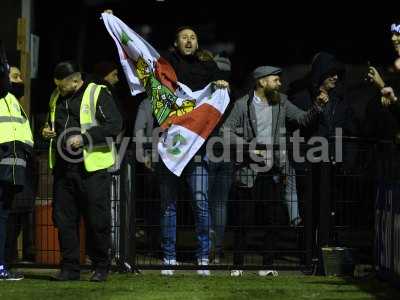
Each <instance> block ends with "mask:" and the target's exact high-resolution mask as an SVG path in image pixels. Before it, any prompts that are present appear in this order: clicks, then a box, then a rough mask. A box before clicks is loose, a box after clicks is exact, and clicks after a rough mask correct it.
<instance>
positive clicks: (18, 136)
mask: <svg viewBox="0 0 400 300" xmlns="http://www.w3.org/2000/svg"><path fill="white" fill-rule="evenodd" d="M13 141H20V142H22V143H25V144H27V145H29V146H31V147H33V137H32V131H31V127H30V125H29V120H28V117H27V115H26V114H25V112H24V110H23V109H22V106H21V105H20V104H19V101H18V100H17V98H15V96H14V95H13V94H10V93H8V94H7V95H6V96H5V97H4V98H2V99H0V144H2V143H7V142H13Z"/></svg>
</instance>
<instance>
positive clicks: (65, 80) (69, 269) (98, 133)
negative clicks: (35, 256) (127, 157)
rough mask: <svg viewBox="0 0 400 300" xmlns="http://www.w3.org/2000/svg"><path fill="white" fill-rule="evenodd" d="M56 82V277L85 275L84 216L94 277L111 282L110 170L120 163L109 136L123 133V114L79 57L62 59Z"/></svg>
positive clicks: (52, 106)
mask: <svg viewBox="0 0 400 300" xmlns="http://www.w3.org/2000/svg"><path fill="white" fill-rule="evenodd" d="M54 82H55V84H56V86H57V88H56V89H55V91H54V92H53V94H52V95H51V98H50V103H49V120H48V123H47V124H46V125H45V127H44V129H43V131H42V136H43V137H44V138H45V139H50V148H49V166H50V168H51V169H52V170H53V174H54V185H53V194H54V196H53V220H54V223H55V226H56V227H57V228H58V230H59V242H60V250H61V256H62V260H61V271H60V272H59V273H58V274H57V275H56V276H55V278H54V279H55V280H58V281H69V280H79V279H80V269H79V256H80V255H79V230H78V229H79V221H80V217H81V215H82V216H83V219H84V221H85V228H86V238H87V242H86V247H87V252H88V255H89V257H90V260H91V262H92V267H93V269H94V271H95V272H94V274H93V275H92V277H91V278H90V280H91V281H95V282H102V281H106V279H107V276H108V271H109V268H110V255H109V250H110V241H111V208H110V193H109V190H110V184H111V175H110V173H108V172H107V169H108V168H110V167H111V166H113V165H114V163H115V159H114V155H113V149H112V147H111V146H109V145H108V144H107V140H106V138H107V137H113V138H115V136H116V135H117V134H118V133H119V132H120V130H121V127H122V120H121V116H120V114H119V112H118V110H117V108H116V105H115V102H114V101H113V99H112V97H111V95H110V93H109V92H108V91H107V89H106V88H105V86H101V85H97V84H94V83H91V82H88V81H84V80H83V78H82V73H81V71H80V69H79V68H78V66H77V65H76V64H75V63H74V62H71V61H66V62H61V63H59V64H58V65H57V66H56V68H55V70H54Z"/></svg>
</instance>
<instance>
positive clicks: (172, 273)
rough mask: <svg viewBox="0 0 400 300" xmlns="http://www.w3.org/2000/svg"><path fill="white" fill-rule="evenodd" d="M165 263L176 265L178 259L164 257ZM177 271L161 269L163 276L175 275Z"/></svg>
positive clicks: (166, 264)
mask: <svg viewBox="0 0 400 300" xmlns="http://www.w3.org/2000/svg"><path fill="white" fill-rule="evenodd" d="M164 265H165V266H176V265H177V263H176V260H175V259H165V258H164ZM174 273H175V270H161V275H162V276H173V275H174Z"/></svg>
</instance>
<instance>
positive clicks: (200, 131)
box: [102, 13, 229, 176]
mask: <svg viewBox="0 0 400 300" xmlns="http://www.w3.org/2000/svg"><path fill="white" fill-rule="evenodd" d="M102 19H103V21H104V24H105V26H106V28H107V30H108V32H109V33H110V35H111V37H112V38H113V39H114V41H115V44H116V46H117V48H118V53H119V57H120V61H121V65H122V68H123V70H124V73H125V76H126V78H127V81H128V84H129V87H130V89H131V93H132V95H136V94H138V93H141V92H144V91H146V93H147V94H148V96H149V98H150V101H151V105H152V109H153V114H154V116H155V117H156V119H157V121H158V123H159V125H160V127H161V128H162V129H163V134H162V136H161V137H160V139H159V141H158V153H159V154H160V157H161V159H162V160H163V162H164V164H165V165H166V166H167V168H168V169H169V170H170V171H171V172H173V173H174V174H175V175H177V176H180V175H181V174H182V171H183V169H184V168H185V166H186V165H187V164H188V163H189V161H190V160H191V159H192V158H193V156H194V155H195V154H196V153H197V151H198V150H199V149H200V147H201V146H202V145H203V144H204V142H205V141H206V139H207V138H208V136H209V135H210V133H211V132H212V131H213V130H214V128H215V126H216V125H217V124H218V122H219V120H220V118H221V116H222V114H223V113H224V111H225V109H226V107H227V106H228V103H229V94H228V91H227V90H226V89H216V90H215V89H214V87H213V85H212V83H210V84H208V85H207V86H206V87H205V88H204V89H202V90H200V91H192V90H191V89H190V88H189V87H187V86H186V85H184V84H182V83H180V82H179V78H177V77H176V74H175V71H174V69H173V68H172V67H171V65H170V64H169V63H168V62H167V61H166V60H165V59H163V58H162V57H160V55H159V54H158V52H157V51H156V50H155V49H154V48H153V47H152V46H151V45H150V44H149V43H147V42H146V41H145V40H144V39H143V38H141V37H140V36H139V35H138V34H137V33H136V32H134V31H133V30H132V29H130V28H129V27H128V26H126V24H124V23H123V22H122V21H121V20H120V19H118V18H117V17H115V16H114V15H111V14H107V13H103V14H102Z"/></svg>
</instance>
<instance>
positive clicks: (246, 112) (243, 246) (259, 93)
mask: <svg viewBox="0 0 400 300" xmlns="http://www.w3.org/2000/svg"><path fill="white" fill-rule="evenodd" d="M281 73H282V70H281V69H280V68H276V67H271V66H262V67H258V68H256V69H255V70H254V71H253V79H254V82H255V87H254V89H253V90H251V91H250V92H249V94H248V95H246V96H244V97H243V98H241V99H239V100H237V101H236V103H235V106H234V108H233V110H232V113H231V114H230V116H229V117H228V119H227V121H226V123H225V124H224V127H225V128H224V129H225V130H224V131H225V132H228V133H229V134H230V138H231V142H232V143H236V144H239V143H244V144H247V143H251V142H254V139H255V141H256V142H257V144H263V145H278V144H280V142H281V140H282V139H283V140H285V138H286V136H285V132H286V125H285V122H286V120H292V121H295V122H297V123H299V124H301V125H304V126H306V125H308V124H309V123H310V122H311V121H312V120H313V119H314V118H315V117H316V116H317V115H318V114H319V113H320V112H321V111H322V107H323V105H325V103H327V102H328V99H329V97H328V95H327V94H326V92H325V91H323V90H321V91H320V93H319V95H318V97H316V99H315V101H314V103H313V106H312V107H311V108H310V109H309V110H308V111H307V112H305V111H302V110H301V109H299V108H297V107H296V106H295V105H293V104H292V103H291V102H290V101H288V100H287V97H286V95H284V94H281V93H280V92H279V90H280V88H281V81H280V74H281ZM254 154H255V155H257V156H261V157H257V158H256V157H255V156H254ZM281 154H282V155H280V154H279V153H276V151H273V153H272V152H271V151H268V150H267V151H258V150H255V151H254V152H251V153H250V158H251V159H252V161H253V162H254V161H257V162H259V163H264V164H265V165H266V168H265V166H264V167H257V166H255V165H254V164H252V163H251V161H250V165H249V162H247V163H245V164H244V166H243V167H241V169H240V170H239V174H238V177H239V181H240V186H239V188H238V197H239V199H240V200H241V201H240V203H241V205H240V206H241V207H239V209H237V210H236V211H238V212H239V213H238V215H237V217H236V222H237V224H238V225H239V228H240V229H239V232H236V233H235V242H234V245H235V253H234V265H235V266H241V265H243V263H244V255H243V254H244V253H243V251H246V250H247V242H246V235H247V234H248V231H249V229H248V227H247V228H246V226H249V225H250V226H254V219H255V218H254V217H253V216H254V213H255V212H254V206H259V207H260V209H257V210H256V211H257V212H259V213H260V215H261V218H262V219H263V220H262V222H263V225H264V224H265V222H267V223H268V225H277V223H280V222H282V221H281V220H277V216H276V214H277V211H278V210H281V211H282V209H281V208H280V206H281V205H280V204H281V203H279V202H280V200H279V199H281V187H280V185H281V182H282V178H281V177H282V175H283V174H284V173H285V166H286V164H287V159H286V157H285V156H284V153H283V152H282V153H281ZM260 158H261V159H260ZM249 166H250V167H249ZM257 173H259V174H257ZM249 195H250V197H249ZM249 198H250V199H249ZM252 202H253V203H254V205H252V204H253V203H252ZM267 206H268V207H267ZM272 213H274V215H272ZM276 238H277V236H276V232H272V230H270V229H268V230H266V231H265V236H264V245H263V246H264V247H263V250H264V252H263V254H262V256H263V266H265V267H268V268H271V267H272V264H273V256H274V255H273V252H272V251H273V250H274V246H275V245H274V244H275V240H276ZM242 273H243V272H242V271H241V270H233V271H232V272H231V276H240V275H241V274H242ZM259 275H260V276H276V275H277V272H276V271H275V270H271V269H270V270H261V271H259Z"/></svg>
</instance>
